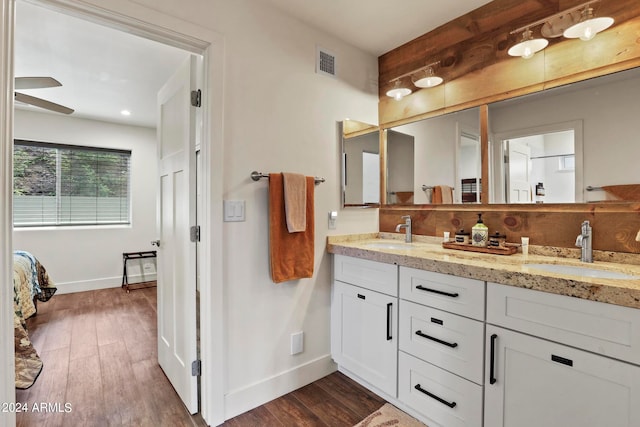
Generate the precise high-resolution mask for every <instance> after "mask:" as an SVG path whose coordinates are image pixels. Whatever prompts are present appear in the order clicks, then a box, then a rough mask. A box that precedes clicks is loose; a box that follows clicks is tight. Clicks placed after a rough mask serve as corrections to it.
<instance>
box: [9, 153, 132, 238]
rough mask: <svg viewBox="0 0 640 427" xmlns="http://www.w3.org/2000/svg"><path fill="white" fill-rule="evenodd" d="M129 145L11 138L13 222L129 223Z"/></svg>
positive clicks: (21, 224) (52, 223)
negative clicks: (112, 146)
mask: <svg viewBox="0 0 640 427" xmlns="http://www.w3.org/2000/svg"><path fill="white" fill-rule="evenodd" d="M130 160H131V151H126V150H111V149H102V148H91V147H82V146H72V145H62V144H50V143H44V142H34V141H23V140H15V141H14V154H13V224H14V225H15V226H17V227H28V226H48V225H96V224H129V223H130V216H131V215H130V200H131V196H130V193H131V190H130V185H129V181H130Z"/></svg>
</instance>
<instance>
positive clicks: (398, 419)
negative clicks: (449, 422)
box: [353, 403, 426, 427]
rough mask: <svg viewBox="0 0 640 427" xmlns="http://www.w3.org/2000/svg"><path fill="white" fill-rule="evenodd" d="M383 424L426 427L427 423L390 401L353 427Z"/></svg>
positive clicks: (371, 426)
mask: <svg viewBox="0 0 640 427" xmlns="http://www.w3.org/2000/svg"><path fill="white" fill-rule="evenodd" d="M382 426H399V427H425V426H426V424H423V423H421V422H420V421H418V420H416V419H415V418H413V417H411V416H409V415H407V414H405V413H404V412H402V411H401V410H400V409H398V408H396V407H395V406H393V405H391V404H390V403H385V405H384V406H383V407H382V408H380V409H378V410H377V411H375V412H374V413H372V414H371V415H369V416H368V417H367V418H365V419H364V420H362V421H360V422H359V423H358V424H356V425H355V426H353V427H382Z"/></svg>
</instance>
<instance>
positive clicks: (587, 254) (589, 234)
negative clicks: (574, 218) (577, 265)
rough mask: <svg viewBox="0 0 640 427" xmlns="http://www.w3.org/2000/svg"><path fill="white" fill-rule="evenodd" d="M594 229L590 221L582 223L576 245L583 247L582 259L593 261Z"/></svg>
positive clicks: (583, 260)
mask: <svg viewBox="0 0 640 427" xmlns="http://www.w3.org/2000/svg"><path fill="white" fill-rule="evenodd" d="M592 243H593V229H592V228H591V225H589V221H584V222H583V223H582V227H581V232H580V234H579V235H578V238H577V239H576V246H577V247H579V248H582V253H581V254H580V261H582V262H593V245H592Z"/></svg>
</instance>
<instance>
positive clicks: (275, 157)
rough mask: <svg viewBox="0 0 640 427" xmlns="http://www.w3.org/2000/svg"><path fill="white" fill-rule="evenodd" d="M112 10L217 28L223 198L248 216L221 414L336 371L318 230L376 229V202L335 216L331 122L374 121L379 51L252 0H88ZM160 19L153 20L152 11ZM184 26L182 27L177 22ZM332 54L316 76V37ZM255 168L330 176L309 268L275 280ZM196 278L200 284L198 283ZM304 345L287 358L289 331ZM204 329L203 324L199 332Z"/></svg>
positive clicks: (232, 234)
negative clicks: (333, 61) (330, 71)
mask: <svg viewBox="0 0 640 427" xmlns="http://www.w3.org/2000/svg"><path fill="white" fill-rule="evenodd" d="M94 3H96V4H99V5H100V7H107V8H113V9H115V10H118V11H120V12H125V13H126V12H127V11H128V10H129V9H131V10H135V8H136V7H137V5H140V4H144V5H146V6H148V7H149V8H151V9H154V10H160V11H162V12H164V13H166V14H170V15H173V16H175V17H178V18H181V19H183V20H185V21H189V22H192V23H195V24H197V25H200V26H202V27H204V28H208V29H211V30H213V31H216V32H217V33H220V34H222V35H223V36H224V43H225V46H224V52H225V58H224V66H225V75H224V129H223V131H224V135H223V139H224V150H223V151H224V152H223V153H213V155H214V156H219V155H222V156H224V157H223V158H224V170H223V174H222V179H223V183H222V186H223V189H224V194H223V197H224V198H226V199H234V200H245V201H246V215H247V219H246V221H245V222H236V223H225V224H224V228H223V235H221V236H219V238H220V239H221V240H222V254H223V255H222V256H223V258H224V259H223V272H222V274H223V282H224V294H225V301H224V306H225V307H226V313H225V319H224V320H225V330H226V337H225V340H224V342H221V343H216V345H223V346H225V347H226V357H225V360H226V369H225V371H226V372H225V373H226V377H225V378H219V379H218V378H216V381H224V383H225V387H226V392H225V400H226V402H225V403H226V409H225V410H226V413H225V416H226V417H231V416H234V415H236V414H237V413H239V412H242V411H245V410H248V409H251V408H253V407H255V406H257V405H259V404H262V403H264V402H266V401H268V400H271V399H273V398H275V397H277V396H278V395H280V394H283V393H285V392H287V391H291V390H293V389H295V388H297V387H300V386H301V385H304V384H305V383H307V382H309V381H313V380H315V379H317V378H318V377H320V376H322V375H324V374H326V373H327V372H329V371H330V370H332V369H334V367H333V365H332V364H331V363H330V359H329V353H330V346H329V345H330V340H329V321H330V310H329V308H330V290H331V269H330V266H331V262H330V256H329V255H328V254H327V253H326V237H327V235H328V234H329V233H330V232H331V233H333V234H346V233H357V232H372V231H377V230H378V211H377V209H364V210H363V209H351V210H342V211H340V213H339V217H338V221H337V228H336V230H331V231H329V230H328V225H327V213H328V212H329V211H331V210H336V211H339V210H340V167H339V165H340V144H339V139H338V135H337V131H336V122H338V121H341V120H344V119H345V118H347V117H349V118H352V119H357V120H360V121H364V122H368V123H377V103H378V99H377V98H378V97H377V81H376V80H377V74H378V72H377V58H376V57H374V56H372V55H369V54H365V53H363V52H361V51H359V50H357V49H355V48H353V47H352V46H350V45H347V44H345V43H344V42H342V41H340V40H337V39H335V38H333V37H330V36H328V35H327V34H325V33H324V32H322V31H319V30H316V29H313V28H310V27H309V26H307V25H305V24H303V23H301V22H300V21H298V20H295V19H293V18H290V17H288V16H287V15H285V14H284V13H283V12H281V11H279V10H276V9H273V8H272V7H270V6H268V5H267V4H266V3H265V2H262V1H260V0H234V1H228V0H214V1H211V0H184V1H181V2H176V1H173V0H163V1H157V0H136V2H135V4H134V3H128V2H126V1H124V0H109V1H100V2H98V1H95V2H94ZM158 21H161V19H160V18H158ZM175 29H176V30H178V31H179V30H180V29H181V28H180V27H177V28H175ZM317 45H320V46H322V47H324V48H326V49H328V50H330V51H332V52H333V53H335V54H336V56H337V64H338V65H337V69H338V74H339V76H338V78H336V79H334V78H331V77H327V76H324V75H319V74H316V73H315V55H316V46H317ZM252 170H258V171H261V172H265V173H268V172H278V171H291V172H300V173H304V174H306V175H316V176H322V177H324V178H326V180H327V181H326V182H325V183H324V184H321V185H319V186H317V187H316V198H315V212H316V229H315V231H316V235H315V236H316V238H315V243H316V246H315V253H316V259H315V261H316V265H315V274H314V277H313V278H312V279H307V280H301V281H297V282H288V283H283V284H279V285H275V284H274V283H273V282H272V281H271V279H270V275H269V258H268V257H269V241H268V221H267V212H268V205H267V200H268V197H267V196H268V195H267V182H266V181H265V180H261V181H259V182H253V181H252V180H251V179H250V178H249V174H250V172H251V171H252ZM202 286H204V283H203V284H202ZM297 331H304V332H305V341H304V348H305V350H304V352H303V353H302V354H299V355H296V356H291V355H289V349H290V348H289V339H290V335H291V333H293V332H297ZM203 334H206V331H204V330H203Z"/></svg>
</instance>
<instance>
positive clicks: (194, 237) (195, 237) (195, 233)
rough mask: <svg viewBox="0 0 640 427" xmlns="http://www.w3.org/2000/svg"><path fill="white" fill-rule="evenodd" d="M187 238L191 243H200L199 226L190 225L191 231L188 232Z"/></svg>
mask: <svg viewBox="0 0 640 427" xmlns="http://www.w3.org/2000/svg"><path fill="white" fill-rule="evenodd" d="M189 236H190V237H191V241H192V242H199V241H200V226H199V225H192V226H191V229H190V231H189Z"/></svg>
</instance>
